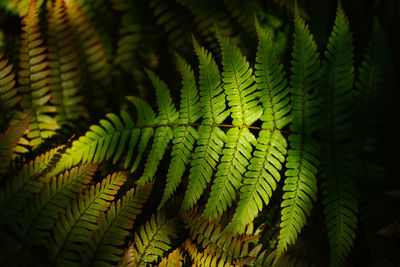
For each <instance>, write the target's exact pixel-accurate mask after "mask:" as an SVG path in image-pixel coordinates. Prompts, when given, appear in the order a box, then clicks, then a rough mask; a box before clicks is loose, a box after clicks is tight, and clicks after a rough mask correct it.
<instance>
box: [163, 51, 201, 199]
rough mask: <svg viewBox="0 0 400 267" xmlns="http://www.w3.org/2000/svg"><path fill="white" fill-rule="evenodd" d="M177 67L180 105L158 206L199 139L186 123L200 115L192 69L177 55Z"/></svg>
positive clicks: (175, 183) (178, 178) (175, 184)
mask: <svg viewBox="0 0 400 267" xmlns="http://www.w3.org/2000/svg"><path fill="white" fill-rule="evenodd" d="M177 60H178V67H179V70H180V72H181V74H182V92H181V105H180V110H179V114H180V115H179V120H178V124H180V125H182V126H178V127H177V128H176V129H175V136H174V139H173V141H172V143H173V144H174V145H173V148H172V153H171V156H172V160H171V164H170V166H169V170H168V174H167V180H166V183H167V184H166V186H165V190H164V195H163V197H162V200H161V203H160V207H162V206H163V205H164V204H165V202H166V201H167V200H168V199H169V198H170V197H171V195H172V194H173V193H174V191H175V190H176V188H177V187H178V185H179V183H180V181H181V178H182V175H183V173H184V171H185V169H186V165H187V164H188V162H189V159H190V156H191V153H192V151H193V148H194V142H195V141H196V140H197V139H199V135H198V133H197V130H196V129H195V128H194V127H193V126H190V125H188V124H193V123H195V122H196V121H197V120H198V119H199V118H200V116H201V110H200V102H199V96H198V91H197V87H196V81H195V78H194V74H193V71H192V70H191V68H190V66H189V65H188V64H187V63H186V62H185V61H184V59H183V58H181V57H180V56H178V55H177Z"/></svg>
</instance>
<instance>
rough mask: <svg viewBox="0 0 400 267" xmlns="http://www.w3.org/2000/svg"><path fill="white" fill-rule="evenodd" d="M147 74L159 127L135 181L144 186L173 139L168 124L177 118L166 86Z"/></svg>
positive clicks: (150, 73) (151, 73)
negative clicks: (142, 168)
mask: <svg viewBox="0 0 400 267" xmlns="http://www.w3.org/2000/svg"><path fill="white" fill-rule="evenodd" d="M147 74H148V75H149V77H150V80H151V81H152V83H153V86H154V87H155V88H156V95H157V104H158V107H159V114H158V117H157V118H158V122H159V124H160V125H161V126H160V127H158V128H157V129H156V130H155V133H154V140H153V145H152V147H151V150H150V152H149V155H148V156H147V160H146V165H145V168H144V171H143V174H142V176H141V177H140V179H139V180H138V181H137V184H138V185H144V184H146V183H148V182H149V181H151V180H152V179H153V177H154V175H155V173H156V171H157V167H158V164H159V163H160V160H161V159H162V158H163V156H164V153H165V150H166V148H167V145H168V144H169V142H170V141H171V140H172V138H173V135H174V133H173V129H172V127H171V126H169V125H168V124H171V123H174V122H175V121H176V120H177V119H178V116H179V113H178V112H177V111H176V109H175V106H174V104H173V102H172V98H171V96H170V94H169V89H168V87H167V85H166V84H165V83H164V82H163V81H161V80H160V79H159V78H158V77H156V76H155V75H154V73H153V72H151V71H149V70H147Z"/></svg>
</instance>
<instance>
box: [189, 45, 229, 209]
mask: <svg viewBox="0 0 400 267" xmlns="http://www.w3.org/2000/svg"><path fill="white" fill-rule="evenodd" d="M193 46H194V49H195V52H196V55H197V57H198V60H199V63H200V66H199V72H200V77H199V89H200V104H201V108H202V117H203V120H202V123H201V124H202V125H201V126H200V127H199V130H198V132H199V139H198V140H197V144H196V145H197V147H196V149H195V153H194V156H193V160H192V164H191V168H190V174H189V185H188V188H187V190H186V192H185V196H184V199H183V203H182V209H184V210H188V209H190V208H192V207H193V205H195V204H196V203H197V201H198V200H199V198H200V196H201V195H202V194H203V191H204V189H205V188H206V186H207V184H208V183H209V182H210V180H211V176H212V174H213V170H214V168H215V166H216V165H217V162H218V161H219V157H220V155H221V152H222V147H223V145H224V143H225V141H226V135H225V133H224V132H223V131H222V130H221V129H220V128H219V127H218V126H214V125H215V124H218V123H221V122H223V121H224V120H225V119H226V117H227V116H228V115H229V113H230V111H229V110H226V104H225V94H224V92H223V90H222V89H223V88H222V84H221V77H220V73H219V70H218V66H217V64H216V63H215V61H214V59H213V58H212V55H211V53H210V52H208V51H207V50H206V49H204V48H203V47H201V46H200V45H199V44H198V43H197V41H196V40H195V39H194V38H193Z"/></svg>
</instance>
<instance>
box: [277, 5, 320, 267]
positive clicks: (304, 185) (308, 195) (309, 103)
mask: <svg viewBox="0 0 400 267" xmlns="http://www.w3.org/2000/svg"><path fill="white" fill-rule="evenodd" d="M293 36H294V47H293V54H292V55H293V59H292V69H291V70H292V74H291V77H290V80H291V81H290V84H291V87H292V116H293V118H292V123H291V124H290V130H292V131H293V132H294V134H292V135H290V136H289V144H290V149H289V151H288V157H287V164H286V167H287V168H288V170H287V171H286V173H285V175H286V179H285V185H284V187H283V191H284V192H285V193H284V194H283V202H282V203H281V207H282V213H281V214H282V216H281V225H280V226H281V230H280V234H279V242H278V246H277V254H276V258H275V263H276V262H277V261H278V260H279V257H280V256H281V255H282V253H283V252H284V251H286V249H287V246H288V245H290V244H293V243H294V242H295V240H296V239H297V236H298V234H299V233H300V231H301V229H302V228H303V227H304V225H305V224H306V222H307V217H308V216H310V213H311V209H312V205H313V201H316V198H317V190H318V189H317V178H316V174H317V168H318V166H319V160H318V156H319V144H318V143H317V142H316V141H315V140H314V139H313V137H312V134H313V133H314V132H315V131H316V130H318V128H319V125H320V116H319V114H318V113H319V105H320V97H319V94H318V91H317V83H318V81H319V77H320V71H319V68H320V63H319V55H318V52H317V45H316V44H315V42H314V40H313V36H312V35H311V34H310V31H309V29H308V26H307V25H306V24H305V21H304V20H303V19H302V18H301V17H300V14H299V10H298V9H297V7H296V10H295V15H294V34H293Z"/></svg>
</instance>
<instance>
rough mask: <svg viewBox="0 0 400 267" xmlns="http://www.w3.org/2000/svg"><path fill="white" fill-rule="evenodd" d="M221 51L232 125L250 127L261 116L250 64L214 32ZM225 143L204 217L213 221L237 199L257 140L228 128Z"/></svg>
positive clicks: (246, 130)
mask: <svg viewBox="0 0 400 267" xmlns="http://www.w3.org/2000/svg"><path fill="white" fill-rule="evenodd" d="M217 37H218V41H219V43H220V45H221V51H222V65H223V68H224V71H223V73H222V77H223V79H222V80H223V83H224V85H223V86H224V90H225V93H226V95H227V100H228V105H229V106H230V110H231V117H232V119H233V121H232V124H233V125H234V126H239V127H240V126H250V125H251V124H252V123H253V122H255V121H256V120H258V119H259V118H260V116H261V114H262V108H261V106H260V105H259V101H258V99H257V96H258V92H255V90H256V85H255V82H254V81H255V78H254V76H253V75H252V69H251V68H250V67H249V63H248V62H247V61H246V58H245V57H244V56H243V55H242V53H241V52H240V50H239V48H238V47H236V46H235V45H233V44H231V43H230V42H229V40H228V39H227V38H225V37H222V36H221V35H219V33H217ZM226 136H227V142H226V144H225V148H224V149H223V151H222V158H221V163H220V164H219V165H218V170H217V173H216V177H215V179H214V184H213V186H212V187H211V193H210V198H209V199H208V202H207V205H206V208H205V210H204V216H205V217H206V218H207V219H215V218H217V216H218V215H221V214H222V213H223V212H224V211H225V210H226V209H227V208H228V207H231V206H232V203H233V201H235V199H236V191H237V190H238V188H239V187H240V186H241V180H242V177H243V174H244V172H245V170H246V167H247V165H248V164H249V159H250V158H251V152H252V150H253V148H252V145H255V143H256V138H255V136H254V135H253V134H252V133H251V132H250V131H249V130H248V129H247V128H231V129H229V130H228V132H227V133H226Z"/></svg>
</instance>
